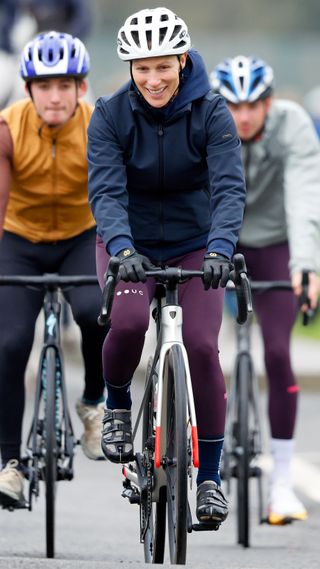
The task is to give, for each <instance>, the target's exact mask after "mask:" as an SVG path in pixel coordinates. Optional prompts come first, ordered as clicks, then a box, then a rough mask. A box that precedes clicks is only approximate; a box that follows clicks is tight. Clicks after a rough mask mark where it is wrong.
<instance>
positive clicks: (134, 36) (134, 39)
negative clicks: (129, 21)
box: [131, 31, 150, 47]
mask: <svg viewBox="0 0 320 569" xmlns="http://www.w3.org/2000/svg"><path fill="white" fill-rule="evenodd" d="M149 33H150V32H149ZM131 35H132V39H133V41H134V43H135V44H136V45H137V46H138V47H140V40H139V34H138V32H135V31H132V32H131Z"/></svg>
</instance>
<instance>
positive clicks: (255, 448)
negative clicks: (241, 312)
mask: <svg viewBox="0 0 320 569" xmlns="http://www.w3.org/2000/svg"><path fill="white" fill-rule="evenodd" d="M302 285H303V292H302V295H301V297H300V299H299V302H300V304H301V305H302V304H308V295H307V290H308V273H303V280H302ZM250 286H251V290H252V291H253V292H256V293H257V294H258V293H262V292H266V291H271V290H273V291H274V290H286V291H288V290H292V286H291V283H290V282H289V281H266V282H265V281H251V282H250ZM228 288H229V289H232V288H233V287H232V285H229V286H228ZM312 316H313V311H312V310H310V309H309V310H307V312H305V313H303V324H304V325H306V324H307V323H308V321H309V319H310V318H311V317H312ZM251 323H252V315H251V316H250V318H248V319H247V321H246V322H245V323H244V325H243V326H237V327H236V336H237V356H236V360H235V365H234V369H233V373H232V375H231V379H230V387H229V394H228V406H227V419H226V429H225V441H224V451H223V459H222V476H223V479H224V480H225V481H226V482H227V488H228V492H229V493H230V484H231V479H232V478H234V479H235V480H236V495H237V540H238V543H239V544H241V545H243V547H249V546H250V479H256V480H257V483H258V521H259V523H264V522H266V516H265V515H264V500H263V484H262V469H261V467H260V466H259V456H260V455H261V454H262V449H263V444H262V428H261V421H260V402H259V385H258V379H257V377H256V375H255V370H254V364H253V358H252V353H251V343H250V329H251Z"/></svg>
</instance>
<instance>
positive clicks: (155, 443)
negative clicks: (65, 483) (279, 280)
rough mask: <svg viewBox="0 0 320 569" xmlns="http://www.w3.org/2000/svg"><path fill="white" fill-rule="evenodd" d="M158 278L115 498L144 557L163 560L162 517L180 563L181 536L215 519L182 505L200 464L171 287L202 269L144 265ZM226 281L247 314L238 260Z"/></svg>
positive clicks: (107, 306) (107, 298)
mask: <svg viewBox="0 0 320 569" xmlns="http://www.w3.org/2000/svg"><path fill="white" fill-rule="evenodd" d="M118 269H119V260H118V259H117V258H116V257H111V259H110V262H109V267H108V270H107V273H106V279H105V283H106V284H105V288H104V291H103V299H104V300H103V307H102V310H101V314H100V316H99V319H98V321H99V322H100V323H101V324H104V323H108V322H109V320H110V314H111V308H112V300H113V297H114V292H115V286H116V282H117V274H118ZM146 275H147V277H148V278H149V277H152V278H154V279H155V280H156V282H157V283H158V290H157V294H156V308H155V309H154V310H153V313H152V315H153V318H154V320H155V322H156V328H157V344H156V348H155V352H154V355H153V357H151V358H150V360H149V363H148V367H147V374H146V381H145V388H144V395H143V398H142V402H141V405H140V408H139V411H138V414H137V419H136V422H135V425H134V429H133V438H135V436H136V434H137V431H138V427H139V425H140V426H141V427H142V429H141V430H142V440H141V446H140V450H139V451H138V452H136V454H135V457H134V461H132V462H130V463H128V464H126V465H124V466H123V469H122V472H123V475H124V481H123V492H122V496H124V497H125V498H128V500H129V502H130V503H134V504H138V505H139V511H140V542H141V543H142V544H143V546H144V558H145V561H146V562H147V563H163V560H164V553H165V534H166V518H167V525H168V538H169V539H168V541H169V552H170V561H171V563H173V564H185V562H186V550H187V534H188V533H191V532H192V531H208V530H217V529H218V528H219V524H217V523H193V521H192V516H191V511H190V508H189V504H188V480H189V481H190V483H191V480H192V467H193V466H194V467H196V468H197V467H198V466H199V452H198V435H197V423H196V414H195V407H194V400H193V393H192V385H191V377H190V371H189V365H188V357H187V353H186V349H185V346H184V344H183V338H182V307H181V306H180V305H179V303H178V286H179V284H181V283H183V282H186V281H187V280H189V279H191V278H199V277H200V278H201V277H202V276H203V272H202V271H189V270H188V271H187V270H182V269H181V268H178V267H170V268H169V267H167V268H164V269H156V270H151V271H146ZM233 279H234V282H235V286H236V292H237V299H238V304H239V309H238V321H239V322H243V321H245V319H246V316H247V310H248V299H247V297H248V294H249V284H248V280H247V277H246V272H245V265H244V259H243V256H242V255H239V256H238V257H237V258H236V259H235V271H234V273H233Z"/></svg>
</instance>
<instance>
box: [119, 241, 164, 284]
mask: <svg viewBox="0 0 320 569" xmlns="http://www.w3.org/2000/svg"><path fill="white" fill-rule="evenodd" d="M117 257H118V259H119V260H120V267H119V277H120V279H121V280H123V281H125V282H129V281H131V282H133V283H137V282H140V281H141V282H143V283H144V282H146V280H147V277H146V274H145V269H146V270H152V269H155V268H156V267H155V266H154V265H153V264H152V263H151V261H150V260H149V259H148V257H145V256H144V255H140V254H139V253H137V251H136V250H135V249H133V248H130V249H129V248H127V249H123V250H122V251H120V253H118V255H117Z"/></svg>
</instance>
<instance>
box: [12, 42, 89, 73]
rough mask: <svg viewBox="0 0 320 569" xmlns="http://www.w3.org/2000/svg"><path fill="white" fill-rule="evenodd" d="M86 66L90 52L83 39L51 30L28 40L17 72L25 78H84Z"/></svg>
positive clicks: (87, 66)
mask: <svg viewBox="0 0 320 569" xmlns="http://www.w3.org/2000/svg"><path fill="white" fill-rule="evenodd" d="M89 67H90V59H89V54H88V52H87V50H86V48H85V46H84V44H83V43H82V41H81V40H79V39H78V38H75V37H73V36H71V35H70V34H64V33H59V32H54V31H51V32H46V33H43V34H39V35H38V36H36V37H35V38H34V39H33V40H31V41H30V42H28V43H27V44H26V46H25V47H24V49H23V51H22V54H21V59H20V75H21V77H22V79H24V80H25V81H32V80H33V79H38V78H46V79H48V78H53V77H64V76H65V77H75V78H78V79H83V78H84V77H85V76H86V75H87V73H88V71H89Z"/></svg>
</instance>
